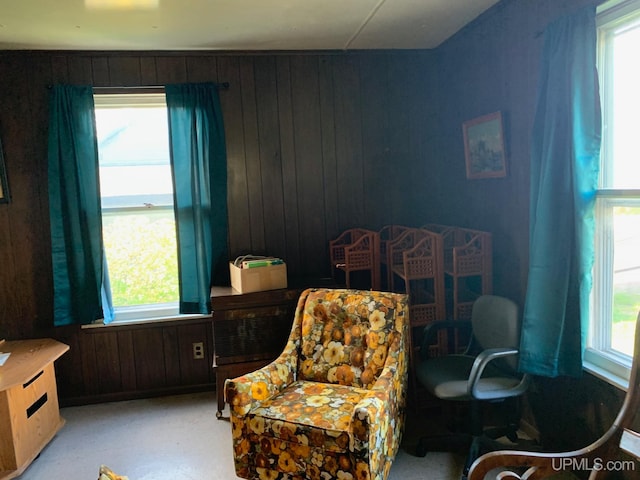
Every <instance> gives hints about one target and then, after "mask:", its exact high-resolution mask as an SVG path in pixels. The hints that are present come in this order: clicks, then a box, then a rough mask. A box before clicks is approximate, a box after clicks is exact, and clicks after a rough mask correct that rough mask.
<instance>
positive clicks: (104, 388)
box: [90, 329, 122, 393]
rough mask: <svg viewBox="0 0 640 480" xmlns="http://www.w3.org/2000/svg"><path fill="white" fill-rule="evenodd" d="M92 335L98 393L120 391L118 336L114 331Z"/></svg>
mask: <svg viewBox="0 0 640 480" xmlns="http://www.w3.org/2000/svg"><path fill="white" fill-rule="evenodd" d="M101 330H103V331H101V332H99V333H92V334H90V335H92V337H93V342H94V343H93V344H94V347H95V350H96V360H97V361H96V374H97V378H96V380H97V383H98V387H97V390H98V393H111V392H114V391H116V392H117V391H120V390H121V389H122V379H121V377H120V351H119V348H118V334H117V332H114V331H104V330H105V329H101Z"/></svg>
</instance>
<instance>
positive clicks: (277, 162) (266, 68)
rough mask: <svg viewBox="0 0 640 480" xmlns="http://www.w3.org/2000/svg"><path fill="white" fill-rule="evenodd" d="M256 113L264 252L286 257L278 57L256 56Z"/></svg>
mask: <svg viewBox="0 0 640 480" xmlns="http://www.w3.org/2000/svg"><path fill="white" fill-rule="evenodd" d="M254 64H255V85H256V116H257V122H258V134H259V138H260V142H259V146H258V150H259V153H258V156H259V158H260V171H261V175H260V178H259V179H258V180H259V181H260V182H261V189H262V211H263V215H264V218H263V222H264V237H265V238H264V245H265V248H264V251H265V253H266V254H267V255H273V256H277V257H282V258H285V255H286V241H285V221H284V205H283V201H284V200H283V187H282V185H283V182H282V157H281V152H280V140H279V139H280V128H279V126H278V95H277V83H276V69H275V59H274V58H273V57H266V56H263V57H256V58H255V60H254Z"/></svg>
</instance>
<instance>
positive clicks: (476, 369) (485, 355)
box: [467, 348, 529, 400]
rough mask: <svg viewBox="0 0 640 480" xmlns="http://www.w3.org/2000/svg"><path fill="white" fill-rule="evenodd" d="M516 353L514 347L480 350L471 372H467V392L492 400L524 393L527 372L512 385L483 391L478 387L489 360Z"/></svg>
mask: <svg viewBox="0 0 640 480" xmlns="http://www.w3.org/2000/svg"><path fill="white" fill-rule="evenodd" d="M518 353H519V352H518V350H517V349H514V348H489V349H487V350H483V351H482V352H480V354H479V355H478V356H477V357H476V359H475V361H474V362H473V366H472V367H471V373H470V374H469V382H468V384H467V391H468V392H469V394H470V395H471V396H472V397H473V398H476V399H478V400H492V399H494V398H506V397H514V396H517V395H521V394H522V393H524V392H525V390H526V389H527V387H528V386H529V375H527V374H525V375H523V376H522V379H521V380H520V383H518V384H517V385H515V386H514V387H510V388H500V389H498V390H489V391H486V390H484V391H483V390H480V389H479V388H478V385H479V383H480V379H481V377H482V374H483V373H484V370H485V368H486V367H487V365H489V363H490V362H492V361H494V360H496V359H498V358H504V357H509V356H513V355H517V354H518Z"/></svg>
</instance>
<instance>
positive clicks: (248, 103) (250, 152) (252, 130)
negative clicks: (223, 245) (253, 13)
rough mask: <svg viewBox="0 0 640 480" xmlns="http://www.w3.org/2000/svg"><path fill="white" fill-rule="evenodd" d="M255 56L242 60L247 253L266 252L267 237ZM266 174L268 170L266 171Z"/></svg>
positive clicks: (241, 85)
mask: <svg viewBox="0 0 640 480" xmlns="http://www.w3.org/2000/svg"><path fill="white" fill-rule="evenodd" d="M253 61H254V57H250V56H246V57H241V58H240V59H239V67H240V88H241V91H242V122H243V132H244V152H245V165H246V169H247V170H246V182H247V200H248V204H249V225H248V227H249V231H248V233H249V237H250V239H251V247H250V249H249V251H248V252H245V253H253V254H256V255H266V254H267V253H268V252H267V251H266V245H265V237H264V211H263V200H262V175H263V171H262V165H261V163H260V137H259V133H258V116H257V111H256V109H257V106H256V83H255V77H254V68H253ZM264 173H265V174H266V172H264Z"/></svg>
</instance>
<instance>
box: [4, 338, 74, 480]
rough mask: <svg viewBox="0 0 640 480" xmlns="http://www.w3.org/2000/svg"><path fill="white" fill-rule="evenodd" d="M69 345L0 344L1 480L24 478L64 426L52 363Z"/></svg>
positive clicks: (44, 342)
mask: <svg viewBox="0 0 640 480" xmlns="http://www.w3.org/2000/svg"><path fill="white" fill-rule="evenodd" d="M67 350H69V346H68V345H65V344H64V343H60V342H58V341H56V340H52V339H47V338H44V339H37V340H18V341H11V342H3V343H0V351H2V352H5V353H6V352H10V353H11V355H10V356H9V358H8V359H7V361H6V363H5V364H4V365H3V366H1V367H0V432H2V435H0V480H6V479H9V478H14V477H17V476H18V475H20V474H22V473H23V472H24V471H25V469H26V468H27V467H28V466H29V464H30V463H31V462H32V461H33V459H34V458H36V457H37V456H38V454H39V453H40V452H41V451H42V449H43V448H44V447H45V446H46V445H47V443H49V441H50V440H51V439H52V438H53V437H54V435H55V434H56V433H57V432H58V430H60V428H62V426H63V425H64V420H63V419H62V417H61V416H60V410H59V407H58V392H57V388H56V377H55V373H54V369H53V362H54V361H55V360H56V359H58V358H59V357H60V356H61V355H62V354H64V353H65V352H66V351H67Z"/></svg>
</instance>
